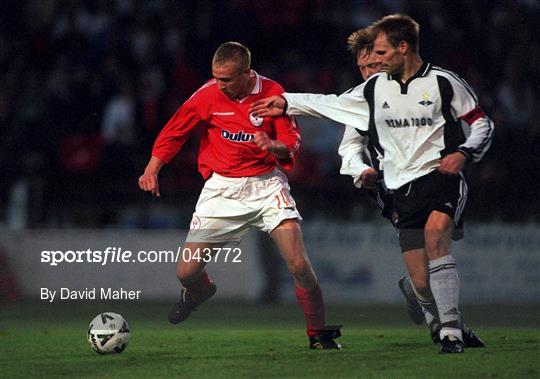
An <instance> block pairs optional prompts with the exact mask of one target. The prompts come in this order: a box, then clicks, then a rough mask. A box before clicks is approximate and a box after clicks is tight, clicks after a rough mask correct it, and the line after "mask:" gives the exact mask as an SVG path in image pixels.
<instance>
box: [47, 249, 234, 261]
mask: <svg viewBox="0 0 540 379" xmlns="http://www.w3.org/2000/svg"><path fill="white" fill-rule="evenodd" d="M241 255H242V250H241V249H240V248H238V247H235V248H231V247H220V248H205V249H195V250H192V249H189V248H182V247H181V246H180V247H178V250H177V251H173V250H148V251H146V250H139V251H137V252H136V253H134V252H132V251H131V250H123V249H122V248H121V247H107V248H106V249H104V250H92V249H86V250H65V251H62V250H43V251H41V263H47V264H49V265H50V266H58V265H59V264H61V263H97V264H100V265H102V266H105V265H106V264H109V263H131V262H136V263H172V262H178V260H179V259H182V260H183V261H184V262H187V261H193V260H194V261H198V262H205V263H209V262H225V263H229V262H230V263H241V262H242V260H241Z"/></svg>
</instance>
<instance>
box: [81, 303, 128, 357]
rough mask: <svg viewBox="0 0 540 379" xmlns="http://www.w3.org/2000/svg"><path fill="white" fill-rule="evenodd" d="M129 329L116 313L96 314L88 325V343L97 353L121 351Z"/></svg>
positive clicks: (126, 340)
mask: <svg viewBox="0 0 540 379" xmlns="http://www.w3.org/2000/svg"><path fill="white" fill-rule="evenodd" d="M130 336H131V329H130V327H129V324H128V323H127V321H126V320H125V319H124V318H123V317H122V316H121V315H119V314H118V313H113V312H104V313H100V314H98V315H97V316H96V317H94V319H93V320H92V321H91V322H90V326H89V327H88V335H87V337H88V343H89V344H90V347H91V348H92V349H94V351H95V352H96V353H98V354H114V353H121V352H122V351H124V349H125V348H126V346H127V344H128V342H129V337H130Z"/></svg>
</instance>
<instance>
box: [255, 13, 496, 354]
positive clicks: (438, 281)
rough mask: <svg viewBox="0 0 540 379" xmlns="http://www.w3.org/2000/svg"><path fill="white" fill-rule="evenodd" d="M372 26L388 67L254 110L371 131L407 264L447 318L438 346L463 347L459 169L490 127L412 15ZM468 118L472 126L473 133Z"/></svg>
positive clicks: (486, 141) (485, 140) (478, 152)
mask: <svg viewBox="0 0 540 379" xmlns="http://www.w3.org/2000/svg"><path fill="white" fill-rule="evenodd" d="M371 30H372V33H373V36H374V47H373V52H374V53H375V54H376V55H377V56H378V57H379V58H380V59H381V62H382V64H383V68H384V70H385V72H384V73H380V74H377V75H374V76H373V77H371V78H370V79H369V80H367V81H366V82H365V83H363V84H361V85H360V86H358V87H355V88H354V89H352V90H351V91H348V92H347V93H344V94H342V95H341V96H335V95H317V94H288V93H285V94H283V95H282V96H275V97H271V98H268V99H263V100H261V101H259V102H256V103H254V104H253V106H252V108H251V111H253V112H254V113H255V115H257V116H259V117H261V116H276V115H281V114H283V113H286V114H288V115H311V116H316V117H326V118H330V119H332V120H334V121H337V122H340V123H344V124H347V125H351V126H353V127H355V128H357V129H360V130H363V131H365V132H367V134H368V136H369V137H370V139H371V142H372V143H373V144H374V147H375V151H376V153H377V158H378V159H379V161H380V162H381V166H382V167H381V168H382V170H384V174H385V183H386V185H387V187H388V188H390V189H392V190H394V206H395V208H396V212H397V215H398V219H397V227H398V230H399V239H400V245H401V248H402V251H403V252H404V256H406V258H405V260H406V264H407V268H408V269H409V272H418V273H422V274H421V275H418V276H413V277H412V284H413V287H414V292H415V294H416V297H417V299H418V301H419V302H420V303H421V304H424V303H425V304H427V303H429V301H428V300H429V296H430V293H429V291H428V290H429V289H430V288H431V293H432V294H433V298H434V300H435V304H436V310H434V311H435V312H434V313H435V314H438V315H439V318H440V321H441V324H442V328H441V330H440V332H439V338H440V342H441V350H440V351H441V352H442V353H461V352H463V335H462V331H461V328H460V323H461V320H460V313H459V310H458V303H459V301H458V299H459V278H458V274H457V269H456V263H455V259H454V257H453V256H452V254H451V251H450V245H451V236H452V233H453V231H454V228H455V225H456V224H457V223H458V222H459V220H460V218H461V216H462V214H463V210H464V208H465V203H466V199H467V184H466V181H465V177H464V176H463V172H462V170H463V168H464V166H465V164H466V163H467V162H468V161H475V162H477V161H479V160H480V159H481V158H482V156H483V155H484V153H485V152H486V151H487V150H488V149H489V147H490V145H491V140H492V137H493V123H492V122H491V120H490V119H489V118H488V117H487V116H486V115H485V113H484V112H483V111H482V109H481V108H480V106H479V104H478V99H477V98H476V95H475V94H474V92H473V91H472V89H471V88H470V87H469V85H468V84H467V83H466V82H465V81H464V80H463V79H461V78H459V77H458V76H457V75H456V74H454V73H452V72H449V71H446V70H443V69H441V68H439V67H435V66H433V65H431V64H430V63H427V62H424V61H423V60H422V58H421V57H420V55H419V53H418V34H419V27H418V24H417V23H416V22H415V21H414V20H412V19H411V18H410V17H409V16H405V15H391V16H386V17H384V18H382V19H381V20H379V21H377V22H376V23H374V24H373V25H372V26H371ZM462 122H465V123H467V124H468V125H469V126H470V129H471V133H470V135H469V136H468V137H467V138H465V136H464V134H463V129H462V126H461V123H462ZM426 257H427V261H428V262H426ZM426 267H429V272H426V271H427V270H425V269H424V268H426Z"/></svg>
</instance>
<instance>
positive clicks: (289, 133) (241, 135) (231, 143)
mask: <svg viewBox="0 0 540 379" xmlns="http://www.w3.org/2000/svg"><path fill="white" fill-rule="evenodd" d="M252 75H254V76H255V77H256V82H255V87H254V88H253V90H252V91H251V94H250V95H248V96H247V97H245V98H243V99H241V100H231V99H230V98H228V97H227V95H225V94H224V93H223V92H222V91H221V90H220V89H219V88H218V85H217V83H216V80H215V79H213V80H210V81H208V82H207V83H206V84H205V85H203V86H202V87H201V88H199V89H198V90H197V91H196V92H195V93H194V94H193V95H192V96H191V97H190V98H189V99H188V100H187V101H186V102H185V103H184V104H183V105H182V106H181V107H180V108H179V109H178V110H177V111H176V113H175V114H174V116H173V117H172V118H171V119H170V120H169V122H168V123H167V124H166V125H165V127H164V128H163V130H162V131H161V133H159V135H158V137H157V139H156V142H155V143H154V148H153V150H152V155H153V156H155V157H157V158H159V159H161V160H162V161H163V162H165V163H169V162H170V161H171V160H172V158H173V157H174V156H175V155H176V153H178V151H180V149H181V148H182V146H183V145H184V143H185V142H186V140H187V137H188V134H189V132H190V131H191V130H192V129H193V128H195V127H200V128H204V130H203V133H202V136H201V143H200V148H199V172H200V173H201V175H202V176H203V177H204V178H205V179H207V178H208V177H210V175H212V173H213V172H216V173H217V174H219V175H223V176H228V177H243V176H256V175H263V174H266V173H268V172H270V171H272V170H273V169H274V168H275V167H276V166H277V165H278V164H279V165H281V166H282V167H283V168H285V169H287V170H290V169H291V168H292V166H293V163H294V160H295V154H296V152H297V150H298V148H299V146H300V134H299V133H298V128H297V126H296V123H295V121H294V119H291V118H289V117H278V118H273V117H265V118H259V117H253V116H252V115H250V114H248V109H249V106H250V104H251V103H253V102H254V101H256V100H259V99H263V98H265V97H268V96H273V95H281V94H282V93H283V92H284V90H283V88H282V87H281V86H280V85H279V84H277V83H276V82H274V81H273V80H270V79H268V78H265V77H263V76H260V75H258V74H257V73H256V72H255V71H252ZM257 131H263V132H266V133H267V134H268V136H269V137H270V138H271V139H276V140H279V141H281V142H283V143H284V144H285V145H286V146H287V149H288V151H289V157H288V158H286V159H278V158H276V157H275V156H274V155H273V154H271V153H269V152H265V151H262V150H261V149H260V148H259V147H258V146H257V145H256V144H255V143H254V142H252V141H251V139H252V138H253V137H254V136H255V132H257Z"/></svg>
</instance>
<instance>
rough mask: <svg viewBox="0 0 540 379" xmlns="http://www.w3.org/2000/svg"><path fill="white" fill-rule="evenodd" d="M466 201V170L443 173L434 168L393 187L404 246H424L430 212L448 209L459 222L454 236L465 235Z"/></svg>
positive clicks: (401, 243) (403, 248)
mask: <svg viewBox="0 0 540 379" xmlns="http://www.w3.org/2000/svg"><path fill="white" fill-rule="evenodd" d="M466 203H467V182H466V181H465V177H464V176H463V174H461V173H460V175H444V174H441V173H439V172H438V171H433V172H431V173H429V174H427V175H424V176H422V177H420V178H418V179H416V180H414V181H412V182H410V183H408V184H406V185H404V186H403V187H400V188H398V189H397V190H395V191H394V207H395V209H396V212H397V215H398V219H397V223H396V225H397V228H398V230H399V243H400V245H401V250H402V251H403V252H404V251H408V250H414V249H423V248H424V245H425V242H424V227H425V225H426V222H427V219H428V217H429V215H430V214H431V212H433V211H439V212H442V213H446V214H447V215H448V216H450V218H451V219H452V220H454V224H455V226H456V232H455V233H454V236H453V238H452V239H454V240H457V239H460V236H461V237H462V234H463V233H462V227H463V221H462V216H463V212H464V210H465V204H466Z"/></svg>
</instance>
